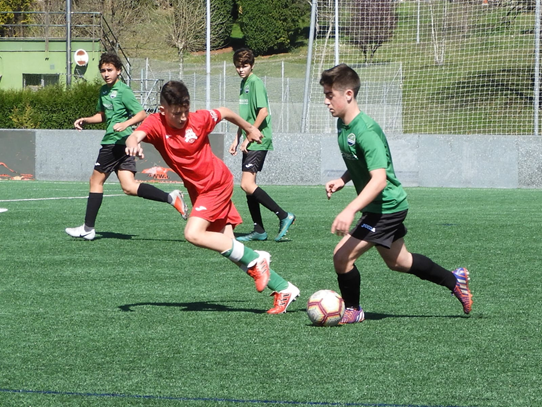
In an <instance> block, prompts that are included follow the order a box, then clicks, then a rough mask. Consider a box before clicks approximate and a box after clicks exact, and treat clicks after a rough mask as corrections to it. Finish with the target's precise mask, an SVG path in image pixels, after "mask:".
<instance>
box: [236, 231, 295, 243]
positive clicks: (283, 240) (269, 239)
mask: <svg viewBox="0 0 542 407" xmlns="http://www.w3.org/2000/svg"><path fill="white" fill-rule="evenodd" d="M233 235H234V236H235V238H236V239H237V238H238V237H244V236H247V235H250V233H234V234H233ZM291 241H292V240H291V239H290V238H288V237H283V238H282V239H280V240H275V239H274V238H273V237H268V238H267V239H266V240H251V242H271V243H287V242H291ZM241 243H247V242H241Z"/></svg>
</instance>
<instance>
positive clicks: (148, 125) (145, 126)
mask: <svg viewBox="0 0 542 407" xmlns="http://www.w3.org/2000/svg"><path fill="white" fill-rule="evenodd" d="M158 115H159V113H153V114H151V115H150V116H148V117H147V118H146V119H145V120H143V122H142V123H141V124H140V125H139V126H138V127H137V129H136V131H143V132H145V134H146V135H147V136H146V137H145V139H143V141H144V142H147V143H150V142H151V141H152V139H153V138H154V137H156V136H157V135H158V134H157V132H156V131H155V129H156V128H157V126H156V125H157V124H158V123H157V120H158V121H159V120H160V117H159V116H158Z"/></svg>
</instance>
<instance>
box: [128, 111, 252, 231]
mask: <svg viewBox="0 0 542 407" xmlns="http://www.w3.org/2000/svg"><path fill="white" fill-rule="evenodd" d="M220 120H222V117H221V116H220V112H219V111H218V110H198V111H195V112H190V113H189V115H188V121H187V123H186V126H185V127H184V128H183V129H174V128H172V127H169V126H168V125H167V124H166V120H165V118H164V116H163V115H161V114H160V113H154V114H151V115H150V116H149V117H147V118H146V119H145V120H144V121H143V123H141V125H140V126H139V127H138V128H137V129H136V131H139V130H140V131H143V132H145V134H146V137H145V139H144V140H143V141H145V142H147V143H150V144H152V145H153V146H154V147H155V148H156V150H158V152H159V153H160V155H161V156H162V158H163V159H164V161H165V162H166V163H167V164H168V166H169V167H170V168H171V169H172V170H173V171H175V172H176V173H177V174H178V175H179V176H180V177H181V178H182V180H183V182H184V186H185V188H186V189H187V191H188V193H189V194H190V201H191V202H192V205H193V208H192V213H194V211H197V213H198V216H199V217H203V218H205V219H207V220H209V221H211V222H216V221H218V220H222V221H226V222H227V223H231V224H233V225H234V226H235V225H236V224H239V223H241V222H242V220H241V217H240V216H239V214H238V212H237V210H236V209H235V207H234V206H233V203H232V202H231V197H232V194H233V174H232V173H231V171H230V170H229V168H228V167H227V166H226V164H224V162H223V161H222V160H221V159H219V158H218V157H217V156H216V155H214V153H213V151H212V149H211V143H210V141H209V133H211V132H212V131H213V129H214V128H215V126H216V125H217V124H218V122H220ZM219 223H221V224H222V223H223V222H219ZM216 226H218V225H216ZM213 229H214V228H213Z"/></svg>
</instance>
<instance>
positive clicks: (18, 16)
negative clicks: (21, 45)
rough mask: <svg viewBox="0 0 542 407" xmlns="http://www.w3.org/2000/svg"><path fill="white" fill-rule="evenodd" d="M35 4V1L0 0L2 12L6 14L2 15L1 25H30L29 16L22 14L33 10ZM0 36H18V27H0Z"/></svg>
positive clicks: (0, 15)
mask: <svg viewBox="0 0 542 407" xmlns="http://www.w3.org/2000/svg"><path fill="white" fill-rule="evenodd" d="M33 3H34V2H33V0H0V11H2V12H5V14H0V24H2V25H3V24H28V23H29V22H30V20H29V18H30V17H29V15H25V14H23V13H20V12H21V11H30V10H32V6H33ZM0 35H1V36H2V37H4V36H9V37H11V36H16V35H18V31H17V27H8V28H6V27H0Z"/></svg>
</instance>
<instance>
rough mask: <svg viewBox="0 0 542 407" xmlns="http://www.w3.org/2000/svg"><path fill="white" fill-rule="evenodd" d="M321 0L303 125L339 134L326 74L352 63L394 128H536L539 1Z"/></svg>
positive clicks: (373, 105) (369, 99)
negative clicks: (326, 99) (326, 96)
mask: <svg viewBox="0 0 542 407" xmlns="http://www.w3.org/2000/svg"><path fill="white" fill-rule="evenodd" d="M537 1H539V0H537ZM314 2H315V6H316V10H313V16H314V17H315V19H314V25H313V29H314V31H313V33H314V35H313V37H312V38H313V46H312V48H311V49H310V50H309V55H311V54H312V58H310V62H309V65H310V66H309V67H308V69H310V70H309V71H308V75H310V78H309V77H308V78H307V79H308V80H307V82H306V83H307V84H309V86H308V87H307V89H306V90H305V92H306V97H305V108H304V118H303V120H304V123H305V124H304V131H306V132H310V133H314V132H330V131H332V132H334V126H335V125H334V122H333V120H332V119H331V118H330V115H329V113H328V112H327V109H326V108H325V106H323V95H322V89H321V87H320V85H319V78H320V74H321V72H322V70H324V69H328V68H331V67H333V66H334V65H336V64H337V63H346V64H348V65H350V66H351V67H352V68H354V69H355V70H356V71H357V72H358V73H359V74H360V77H361V80H362V87H361V90H360V93H359V95H358V103H359V105H360V108H361V109H362V110H364V111H365V112H366V113H368V114H369V115H371V116H373V117H374V118H375V119H376V120H377V121H378V122H379V123H380V125H381V126H382V127H383V128H384V130H385V131H386V132H388V133H415V134H423V133H431V134H512V135H517V134H518V135H519V134H522V135H532V134H535V133H537V129H538V126H537V125H535V122H536V121H537V120H538V114H537V111H536V107H537V106H538V103H537V102H538V95H539V90H538V87H537V86H538V82H539V81H538V80H536V77H535V68H536V64H535V56H537V55H538V49H537V46H538V44H537V41H535V39H536V36H535V32H536V30H537V27H536V24H535V22H536V18H535V15H536V14H535V11H536V10H535V9H536V7H535V0H532V1H529V0H516V1H514V0H453V1H452V0H405V1H396V0H340V1H339V0H314ZM337 6H338V8H337ZM313 7H314V6H313Z"/></svg>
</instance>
